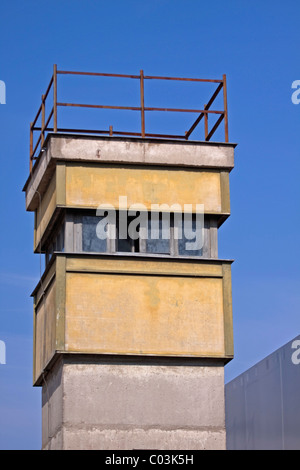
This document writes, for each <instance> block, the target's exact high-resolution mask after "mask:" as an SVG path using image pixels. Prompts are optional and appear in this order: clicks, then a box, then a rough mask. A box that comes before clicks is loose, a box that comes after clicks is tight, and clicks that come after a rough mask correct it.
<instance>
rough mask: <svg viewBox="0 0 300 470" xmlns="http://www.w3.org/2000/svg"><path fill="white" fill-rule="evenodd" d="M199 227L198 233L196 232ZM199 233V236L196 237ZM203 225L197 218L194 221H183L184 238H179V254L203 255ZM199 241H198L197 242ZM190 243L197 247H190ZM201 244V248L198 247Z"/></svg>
mask: <svg viewBox="0 0 300 470" xmlns="http://www.w3.org/2000/svg"><path fill="white" fill-rule="evenodd" d="M196 228H197V234H196ZM196 235H197V237H196ZM202 237H203V226H202V224H198V227H196V220H195V218H193V220H192V221H187V220H185V219H183V221H182V238H180V239H179V240H178V254H179V255H182V256H203V238H202ZM196 242H197V243H196ZM189 244H194V245H195V248H196V249H189V248H193V247H189ZM197 246H200V247H201V248H197Z"/></svg>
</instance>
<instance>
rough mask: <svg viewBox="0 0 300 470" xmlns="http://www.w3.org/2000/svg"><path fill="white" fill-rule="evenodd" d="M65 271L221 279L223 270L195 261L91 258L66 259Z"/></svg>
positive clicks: (220, 265)
mask: <svg viewBox="0 0 300 470" xmlns="http://www.w3.org/2000/svg"><path fill="white" fill-rule="evenodd" d="M66 269H67V271H87V272H99V273H101V272H102V273H107V272H111V273H131V274H147V273H148V274H160V275H162V274H165V275H170V276H172V275H174V276H179V275H186V276H187V275H189V276H205V277H207V276H212V277H222V276H223V269H222V264H221V263H220V264H213V263H210V264H209V263H203V261H201V262H197V261H195V262H194V263H191V262H178V261H176V260H174V259H172V261H170V260H167V259H166V260H163V259H160V260H158V261H155V260H151V258H148V259H147V262H145V259H143V258H141V259H138V257H135V258H134V257H132V258H131V259H122V258H120V257H118V256H116V257H113V258H108V257H107V258H105V257H104V258H94V257H91V256H88V257H86V258H85V257H84V256H80V257H78V258H75V257H70V258H69V257H68V258H67V267H66Z"/></svg>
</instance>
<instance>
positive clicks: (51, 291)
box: [35, 280, 56, 377]
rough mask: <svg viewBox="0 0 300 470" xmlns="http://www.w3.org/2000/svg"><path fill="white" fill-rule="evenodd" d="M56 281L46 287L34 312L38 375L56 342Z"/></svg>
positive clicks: (36, 372)
mask: <svg viewBox="0 0 300 470" xmlns="http://www.w3.org/2000/svg"><path fill="white" fill-rule="evenodd" d="M55 309H56V283H55V280H54V281H52V282H51V285H50V286H49V288H48V289H47V291H46V293H45V296H44V297H43V298H42V300H41V301H40V302H39V304H38V306H37V308H36V312H35V315H36V317H35V376H36V377H38V376H39V375H40V373H41V372H42V370H43V368H44V367H45V366H46V364H47V363H48V361H49V360H50V359H51V358H52V356H53V353H54V351H55V343H56V338H55V335H56V328H55V321H56V310H55Z"/></svg>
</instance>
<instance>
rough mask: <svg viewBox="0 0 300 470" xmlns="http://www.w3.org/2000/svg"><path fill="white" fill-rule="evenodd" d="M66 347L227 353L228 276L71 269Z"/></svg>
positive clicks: (123, 351)
mask: <svg viewBox="0 0 300 470" xmlns="http://www.w3.org/2000/svg"><path fill="white" fill-rule="evenodd" d="M66 350H67V351H79V352H80V351H81V352H89V353H119V354H152V355H187V356H202V357H203V356H204V357H222V356H224V323H223V290H222V279H221V278H191V277H185V278H184V277H182V278H180V277H158V276H140V275H132V276H124V275H110V274H103V275H100V274H88V273H67V279H66Z"/></svg>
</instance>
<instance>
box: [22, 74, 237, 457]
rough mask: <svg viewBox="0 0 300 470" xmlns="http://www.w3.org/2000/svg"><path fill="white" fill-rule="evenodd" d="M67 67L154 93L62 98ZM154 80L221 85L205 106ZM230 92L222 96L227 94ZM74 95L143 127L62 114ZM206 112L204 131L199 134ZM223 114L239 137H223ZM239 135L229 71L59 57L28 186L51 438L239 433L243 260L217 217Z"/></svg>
mask: <svg viewBox="0 0 300 470" xmlns="http://www.w3.org/2000/svg"><path fill="white" fill-rule="evenodd" d="M62 74H64V75H70V74H76V75H82V79H84V77H85V76H87V75H90V76H94V77H95V80H96V79H104V78H105V77H106V78H105V79H109V77H115V78H116V77H118V78H120V79H121V78H122V79H133V80H139V82H140V106H138V107H130V108H129V107H125V106H108V105H100V104H82V103H65V102H61V101H60V100H59V99H58V91H59V90H58V77H59V76H60V75H62ZM147 80H174V81H175V80H176V81H182V82H184V83H182V85H183V86H188V85H189V83H190V82H198V84H199V86H202V85H203V84H205V83H209V84H210V85H212V86H215V87H216V89H215V91H214V92H213V94H212V95H211V97H210V99H208V100H206V104H205V105H203V106H202V109H175V108H150V107H147V106H145V98H144V93H145V91H144V84H145V83H146V81H147ZM218 95H219V99H220V97H221V98H222V103H223V107H222V109H221V110H215V109H212V105H213V103H214V102H215V100H216V98H217V96H218ZM51 96H52V97H53V101H52V100H51ZM50 100H51V103H53V104H52V105H51V106H50V108H49V109H50V112H49V114H48V115H47V114H46V102H47V105H48V101H50ZM67 106H68V107H77V108H82V107H85V108H87V109H90V108H95V109H98V110H99V112H104V110H105V109H118V110H120V111H119V112H121V110H123V109H124V110H125V109H126V110H132V111H137V112H138V113H140V116H141V129H140V131H139V132H127V131H126V132H125V131H124V132H122V131H118V130H115V129H114V128H113V126H112V125H111V124H109V125H108V126H107V129H106V130H103V129H102V130H100V129H70V128H61V127H59V124H58V122H59V116H58V110H59V109H60V108H61V107H67ZM151 111H158V112H159V111H165V112H176V113H187V114H185V116H187V115H188V116H193V115H194V116H195V115H196V119H195V117H194V118H193V120H192V122H191V123H190V125H189V129H188V130H187V131H186V132H185V133H182V135H173V134H155V133H147V132H146V128H145V127H146V126H145V122H146V120H145V115H147V113H148V112H151ZM182 115H183V114H182ZM209 119H210V120H214V119H215V122H214V124H213V125H212V126H211V130H209V124H210V122H209ZM201 121H202V122H204V137H202V138H200V139H199V140H190V135H191V134H192V133H193V132H195V130H196V128H197V130H198V129H200V126H199V127H198V124H199V123H200V122H201ZM222 122H223V123H224V135H225V137H224V139H222V140H221V141H220V142H212V141H211V137H212V136H213V135H214V133H215V131H216V130H217V129H218V128H219V130H218V132H220V129H221V127H220V125H221V123H222ZM51 123H52V124H51ZM36 136H37V140H35V138H36ZM234 148H235V144H231V143H229V141H228V116H227V95H226V77H225V76H223V77H222V79H220V80H204V79H195V78H193V79H188V78H178V77H156V76H146V75H144V73H143V71H141V72H140V74H139V75H116V74H105V73H98V74H96V73H95V74H93V73H87V72H82V73H81V72H69V71H62V70H57V67H56V66H54V72H53V76H52V78H51V81H50V84H49V86H48V88H47V91H46V93H45V94H44V95H43V96H42V103H41V106H40V108H39V110H38V113H37V115H36V117H35V119H34V121H33V122H32V123H31V124H30V175H29V178H28V180H27V182H26V184H25V187H24V191H25V193H26V210H28V211H32V212H34V216H35V228H34V252H35V253H37V254H40V256H41V255H43V256H44V257H45V269H44V272H43V273H42V275H41V279H40V281H39V283H38V285H37V286H36V288H35V289H34V291H33V293H32V296H33V299H34V354H33V359H34V367H33V382H34V385H35V386H40V387H42V403H43V410H42V421H43V423H42V429H43V439H42V441H43V444H42V446H43V448H44V449H143V448H146V449H224V448H225V437H226V433H225V412H224V365H225V364H226V363H227V362H228V361H230V360H231V359H232V358H233V332H232V330H233V328H232V303H231V263H232V261H231V260H224V259H219V258H218V229H219V227H220V226H221V225H222V224H223V222H224V221H225V220H226V219H227V218H228V216H229V215H230V198H229V173H230V171H231V169H232V168H233V166H234Z"/></svg>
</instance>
